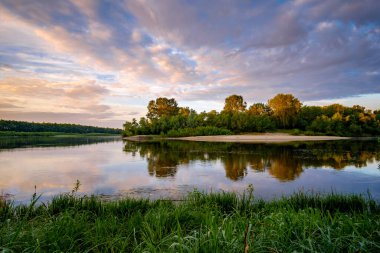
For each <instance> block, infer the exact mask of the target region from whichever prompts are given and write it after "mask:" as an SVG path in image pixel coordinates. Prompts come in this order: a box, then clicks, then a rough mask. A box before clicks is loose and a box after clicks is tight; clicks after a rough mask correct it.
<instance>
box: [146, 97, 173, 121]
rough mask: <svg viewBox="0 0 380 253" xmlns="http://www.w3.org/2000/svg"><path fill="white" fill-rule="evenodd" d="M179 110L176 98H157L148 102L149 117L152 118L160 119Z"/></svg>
mask: <svg viewBox="0 0 380 253" xmlns="http://www.w3.org/2000/svg"><path fill="white" fill-rule="evenodd" d="M178 112H179V108H178V104H177V102H176V101H175V99H174V98H170V99H168V98H165V97H160V98H157V99H156V101H154V100H151V101H149V104H148V113H147V115H146V116H147V117H148V119H150V120H153V119H159V118H161V117H162V116H174V115H177V114H178Z"/></svg>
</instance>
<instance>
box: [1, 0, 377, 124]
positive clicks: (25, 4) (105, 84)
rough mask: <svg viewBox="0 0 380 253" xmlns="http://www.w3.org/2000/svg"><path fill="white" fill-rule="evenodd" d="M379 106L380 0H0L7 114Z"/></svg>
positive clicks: (126, 115) (96, 117) (98, 115)
mask: <svg viewBox="0 0 380 253" xmlns="http://www.w3.org/2000/svg"><path fill="white" fill-rule="evenodd" d="M278 93H291V94H293V95H294V96H295V97H297V98H299V99H300V100H301V101H302V102H303V103H304V104H306V105H326V104H331V103H341V104H344V105H348V106H350V105H354V104H360V105H364V106H366V107H367V108H369V109H380V4H379V1H378V0H329V1H319V0H293V1H283V0H273V1H272V0H257V1H255V0H252V1H247V0H238V1H235V0H230V1H227V0H218V1H213V0H208V1H203V0H183V1H181V0H176V1H175V0H161V1H156V0H151V1H149V0H130V1H129V0H127V1H121V0H120V1H117V0H116V1H111V0H104V1H101V0H60V1H51V0H38V1H37V0H36V1H27V0H0V118H2V119H12V120H25V121H34V122H69V123H79V124H86V125H96V126H107V127H122V124H123V123H124V122H125V121H126V120H131V119H132V118H140V117H142V116H145V114H146V113H147V108H146V107H147V104H148V102H149V100H152V99H155V98H157V97H170V98H171V97H173V98H175V99H176V100H177V102H178V104H179V105H180V106H189V107H190V108H193V109H195V110H197V111H198V112H200V111H203V110H205V111H210V110H212V109H216V110H221V109H222V108H223V104H224V99H225V98H226V97H227V96H229V95H232V94H238V95H242V96H243V97H244V99H245V100H246V101H247V102H248V105H250V104H252V103H257V102H267V101H268V99H270V98H271V97H273V96H275V95H276V94H278Z"/></svg>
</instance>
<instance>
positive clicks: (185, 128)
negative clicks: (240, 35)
mask: <svg viewBox="0 0 380 253" xmlns="http://www.w3.org/2000/svg"><path fill="white" fill-rule="evenodd" d="M278 130H280V131H285V132H289V133H291V134H305V135H338V136H378V135H380V110H375V111H371V110H369V109H366V108H365V107H363V106H360V105H354V106H352V107H347V106H343V105H340V104H332V105H328V106H307V105H302V103H301V102H300V101H299V100H298V99H297V98H295V97H294V96H293V95H292V94H278V95H276V96H275V97H273V98H271V99H269V100H268V103H266V104H264V103H254V104H252V105H251V106H249V107H247V103H246V102H245V101H244V99H243V97H242V96H240V95H231V96H229V97H227V98H226V99H225V104H224V108H223V110H222V111H221V112H217V111H215V110H211V111H209V112H205V111H204V112H201V113H197V112H196V111H195V110H193V109H190V108H188V107H179V106H178V104H177V101H176V100H175V99H174V98H170V99H169V98H165V97H160V98H157V99H156V100H151V101H150V102H149V104H148V113H147V115H146V117H142V118H140V119H139V121H137V120H136V119H133V120H132V121H127V122H125V124H124V131H123V135H124V136H131V135H158V134H160V135H164V136H171V137H177V136H191V135H222V134H233V133H235V134H236V133H249V132H271V131H278Z"/></svg>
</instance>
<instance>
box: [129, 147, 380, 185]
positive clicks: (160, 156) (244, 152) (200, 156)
mask: <svg viewBox="0 0 380 253" xmlns="http://www.w3.org/2000/svg"><path fill="white" fill-rule="evenodd" d="M124 152H127V153H131V154H133V155H136V154H139V155H140V157H142V158H145V159H146V161H147V166H148V172H149V175H151V176H154V177H157V178H165V177H174V176H175V175H176V173H177V170H178V167H179V166H180V165H186V164H189V163H191V162H194V161H201V162H206V161H207V162H210V161H220V162H221V163H222V164H223V166H224V170H225V175H226V177H227V178H229V179H230V180H232V181H239V180H242V179H243V178H244V177H245V176H246V175H247V170H248V169H250V170H253V171H255V172H265V171H266V172H268V173H269V174H270V175H271V176H273V177H274V178H276V179H278V180H279V181H284V182H285V181H292V180H295V179H296V178H298V177H299V176H300V175H301V174H302V172H303V171H304V170H305V169H307V168H320V167H328V168H334V169H336V170H341V169H344V168H345V167H347V166H354V167H356V168H362V167H365V166H367V163H373V162H376V161H380V144H379V143H378V142H376V141H375V142H374V141H365V142H363V141H362V142H355V141H339V142H306V143H289V144H241V143H239V144H237V143H207V142H185V141H170V142H169V141H156V142H131V141H126V142H125V143H124Z"/></svg>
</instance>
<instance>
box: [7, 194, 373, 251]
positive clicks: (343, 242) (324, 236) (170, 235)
mask: <svg viewBox="0 0 380 253" xmlns="http://www.w3.org/2000/svg"><path fill="white" fill-rule="evenodd" d="M37 201H38V196H36V195H34V197H33V198H32V201H31V204H29V205H21V206H15V205H13V204H12V203H10V202H7V201H5V200H2V201H1V202H0V251H1V250H2V251H3V252H294V251H297V252H380V206H379V204H378V203H376V202H375V201H373V200H370V199H368V198H364V197H361V196H354V195H349V196H346V195H337V194H331V195H327V196H320V195H311V196H310V195H305V194H302V193H298V194H295V195H293V196H291V197H287V198H282V199H278V200H274V201H269V202H266V201H263V200H257V199H255V198H254V197H253V194H252V189H251V190H249V191H247V192H246V193H245V194H244V195H243V196H241V195H237V194H235V193H211V194H206V193H201V192H198V191H194V192H192V193H190V194H189V195H188V196H187V197H186V198H185V199H184V201H181V202H179V203H174V202H172V201H167V200H156V201H149V200H146V199H123V200H118V201H110V202H105V201H101V200H100V199H98V198H96V197H77V196H75V194H74V193H72V194H66V195H60V196H57V197H55V198H54V199H53V200H52V201H51V202H50V203H47V204H39V205H36V203H37Z"/></svg>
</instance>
